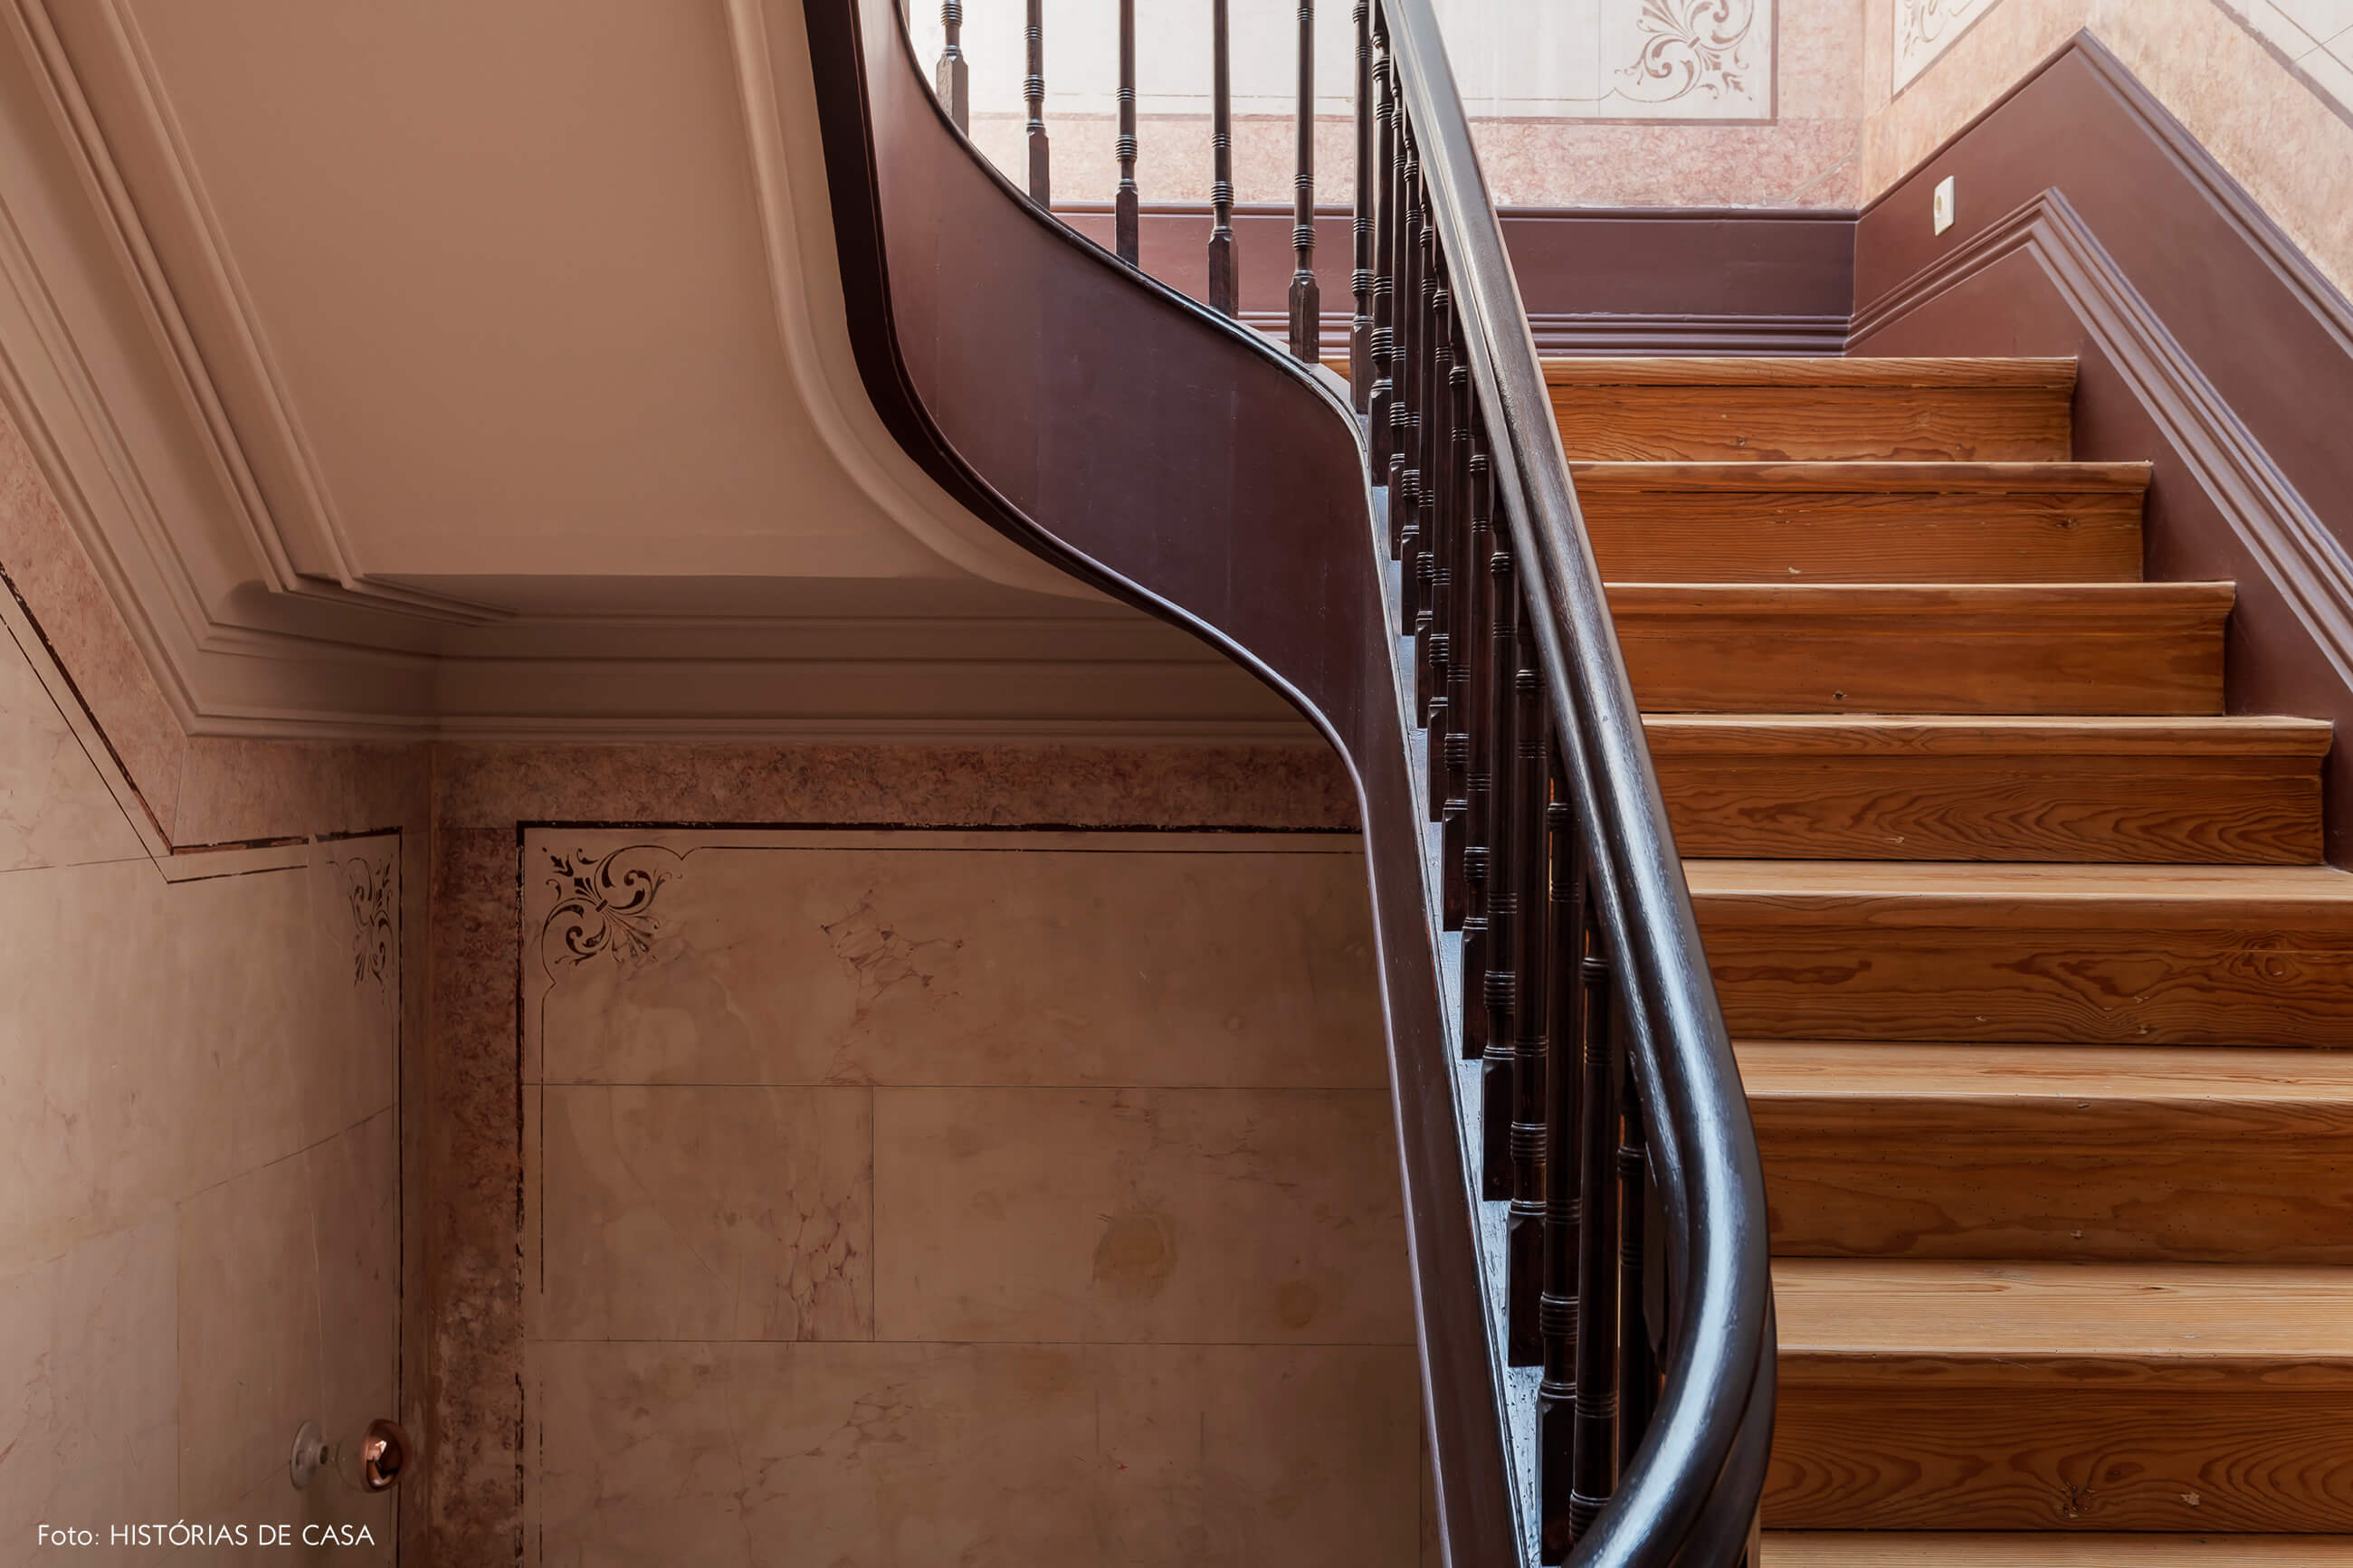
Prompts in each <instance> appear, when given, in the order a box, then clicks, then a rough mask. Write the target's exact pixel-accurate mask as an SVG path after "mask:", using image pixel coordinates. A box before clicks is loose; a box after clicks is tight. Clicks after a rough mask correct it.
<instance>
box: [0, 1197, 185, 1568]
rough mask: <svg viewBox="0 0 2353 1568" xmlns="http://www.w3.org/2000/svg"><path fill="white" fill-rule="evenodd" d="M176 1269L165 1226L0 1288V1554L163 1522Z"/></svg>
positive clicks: (166, 1220) (172, 1503) (88, 1250)
mask: <svg viewBox="0 0 2353 1568" xmlns="http://www.w3.org/2000/svg"><path fill="white" fill-rule="evenodd" d="M175 1265H176V1248H175V1243H174V1229H173V1222H172V1216H171V1215H169V1214H168V1213H166V1214H163V1215H156V1216H154V1217H153V1218H151V1219H150V1220H149V1221H148V1222H147V1223H145V1224H143V1225H141V1226H136V1227H134V1228H132V1229H129V1230H123V1231H118V1232H115V1233H113V1234H111V1235H109V1236H102V1237H95V1238H93V1239H91V1240H89V1241H85V1242H83V1243H82V1244H81V1245H79V1246H78V1247H74V1248H73V1249H72V1250H71V1251H70V1252H68V1253H67V1254H65V1256H63V1257H62V1258H55V1259H52V1260H50V1261H48V1262H46V1263H43V1264H41V1265H39V1266H37V1267H36V1268H30V1269H27V1270H25V1271H24V1272H22V1273H19V1274H16V1275H15V1276H13V1277H12V1278H9V1279H0V1541H12V1542H22V1543H24V1550H26V1551H27V1552H29V1551H30V1550H31V1545H30V1543H31V1542H32V1540H33V1536H34V1531H35V1528H36V1526H37V1525H38V1524H39V1523H41V1522H42V1521H48V1522H50V1523H59V1522H66V1523H77V1524H79V1523H82V1522H83V1521H111V1520H131V1519H156V1518H162V1519H164V1520H166V1521H169V1520H170V1519H171V1518H172V1517H173V1515H172V1510H174V1508H176V1507H177V1506H178V1498H177V1496H176V1494H175V1492H174V1470H175V1467H176V1465H177V1462H178V1458H179V1456H178V1453H177V1451H176V1442H175V1433H176V1427H175V1423H174V1399H173V1397H172V1393H173V1390H174V1386H175V1383H176V1365H177V1350H178V1336H177V1322H176V1300H177V1285H176V1281H175V1278H174V1269H175ZM123 1560H125V1561H129V1560H133V1559H132V1558H129V1557H126V1558H124V1559H123Z"/></svg>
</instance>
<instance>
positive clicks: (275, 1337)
mask: <svg viewBox="0 0 2353 1568" xmlns="http://www.w3.org/2000/svg"><path fill="white" fill-rule="evenodd" d="M311 1174H312V1172H311V1161H310V1160H309V1159H308V1158H305V1157H301V1156H297V1157H295V1158H293V1159H288V1160H281V1161H280V1162H278V1163H276V1164H273V1165H265V1166H263V1167H262V1168H261V1169H259V1170H258V1171H252V1172H248V1173H246V1174H245V1175H242V1176H239V1177H237V1178H236V1179H235V1180H233V1181H228V1182H224V1183H222V1184H220V1185H218V1186H216V1187H213V1188H211V1189H209V1190H208V1191H206V1192H202V1193H199V1194H196V1195H195V1196H194V1197H192V1198H190V1199H188V1200H187V1201H186V1202H185V1203H183V1204H182V1205H180V1214H179V1221H180V1224H179V1242H180V1248H179V1253H180V1262H179V1301H180V1323H179V1342H180V1378H179V1439H180V1444H179V1446H180V1458H179V1475H180V1488H179V1500H178V1503H177V1508H178V1510H179V1513H178V1514H177V1515H175V1516H174V1517H182V1516H185V1517H187V1518H191V1519H198V1518H209V1517H210V1516H211V1515H212V1513H213V1512H214V1511H215V1510H218V1509H221V1508H223V1507H225V1506H227V1504H229V1503H233V1502H235V1501H237V1500H238V1499H239V1498H242V1497H244V1496H245V1495H246V1494H247V1493H248V1492H250V1491H251V1490H252V1489H254V1488H255V1487H256V1486H258V1485H259V1484H260V1483H261V1482H262V1481H263V1480H264V1479H267V1478H268V1477H269V1476H270V1475H271V1474H272V1473H273V1472H275V1473H277V1474H280V1475H283V1474H284V1473H285V1468H286V1458H287V1455H288V1453H289V1451H290V1448H291V1447H292V1444H293V1438H294V1431H295V1428H296V1427H298V1426H301V1423H302V1422H303V1421H304V1420H305V1419H310V1420H316V1419H318V1416H319V1391H320V1383H321V1379H320V1323H319V1293H318V1250H317V1246H316V1242H315V1240H314V1233H313V1231H312V1228H311V1225H312V1221H311V1194H310V1182H311Z"/></svg>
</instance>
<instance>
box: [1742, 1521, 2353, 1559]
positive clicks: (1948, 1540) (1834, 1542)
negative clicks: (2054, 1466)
mask: <svg viewBox="0 0 2353 1568" xmlns="http://www.w3.org/2000/svg"><path fill="white" fill-rule="evenodd" d="M1763 1545H1764V1568H2235V1565H2237V1564H2242V1563H2243V1564H2247V1565H2249V1568H2353V1536H2343V1535H2225V1534H2220V1533H2216V1534H2206V1535H2155V1534H2128V1535H2115V1534H2099V1533H2090V1532H2086V1533H2084V1534H2080V1535H2078V1534H2073V1533H2070V1534H2059V1533H2056V1532H2050V1533H2034V1532H2023V1531H2010V1532H2007V1533H1959V1532H1944V1531H1938V1532H1935V1533H1926V1534H1920V1533H1911V1532H1906V1531H1786V1530H1775V1531H1766V1532H1765V1539H1764V1542H1763Z"/></svg>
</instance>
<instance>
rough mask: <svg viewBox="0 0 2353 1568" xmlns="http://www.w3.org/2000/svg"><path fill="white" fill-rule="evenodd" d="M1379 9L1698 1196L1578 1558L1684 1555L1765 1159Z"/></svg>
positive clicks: (1495, 258) (1532, 361) (1643, 764)
mask: <svg viewBox="0 0 2353 1568" xmlns="http://www.w3.org/2000/svg"><path fill="white" fill-rule="evenodd" d="M1380 4H1381V11H1382V14H1383V17H1384V19H1385V20H1386V22H1387V24H1388V33H1389V37H1390V42H1391V49H1392V58H1394V59H1395V60H1396V61H1397V63H1398V69H1399V75H1400V77H1401V78H1402V89H1403V95H1404V99H1405V102H1406V105H1407V107H1408V110H1409V113H1410V115H1411V118H1412V121H1413V122H1414V124H1415V126H1416V128H1417V131H1418V132H1419V147H1418V152H1419V158H1420V162H1421V170H1422V178H1423V182H1424V184H1426V186H1427V188H1428V189H1429V191H1430V196H1431V198H1432V207H1433V212H1434V216H1435V217H1436V219H1437V223H1438V226H1439V227H1440V230H1441V232H1442V235H1443V239H1444V245H1445V250H1446V254H1447V257H1448V258H1449V260H1450V261H1451V278H1450V281H1451V286H1452V288H1453V289H1454V291H1455V295H1456V299H1457V301H1458V309H1459V310H1460V311H1461V319H1462V321H1463V322H1464V324H1465V326H1466V328H1467V329H1468V331H1467V335H1466V341H1467V345H1468V347H1469V348H1470V350H1471V357H1472V375H1473V377H1474V378H1475V379H1476V380H1477V381H1478V383H1479V384H1480V390H1481V392H1482V397H1481V398H1480V402H1481V404H1482V406H1483V407H1484V408H1485V409H1487V410H1488V411H1489V418H1490V420H1491V422H1493V423H1498V424H1500V425H1501V426H1502V428H1501V429H1500V430H1496V431H1495V432H1494V433H1493V447H1494V450H1495V453H1496V455H1497V458H1498V461H1497V463H1496V466H1495V472H1496V476H1497V479H1498V482H1499V486H1500V487H1501V488H1502V489H1504V492H1505V501H1504V510H1505V512H1506V514H1507V515H1508V516H1509V518H1510V520H1511V523H1512V528H1513V532H1514V539H1515V542H1516V543H1517V545H1518V548H1519V552H1520V558H1521V559H1522V560H1524V561H1527V562H1531V563H1535V571H1536V573H1537V575H1538V577H1539V579H1540V581H1541V584H1542V592H1543V597H1544V599H1545V601H1546V603H1548V604H1549V605H1550V606H1551V608H1552V612H1553V613H1552V614H1551V615H1550V616H1537V617H1535V626H1534V628H1533V629H1534V632H1535V638H1536V642H1537V645H1538V647H1539V649H1540V651H1541V655H1542V658H1543V659H1544V663H1545V668H1546V675H1547V677H1548V678H1549V679H1548V681H1547V684H1548V686H1549V689H1550V693H1551V696H1552V698H1553V701H1554V704H1555V716H1556V724H1557V726H1558V731H1557V732H1558V733H1559V734H1560V735H1561V736H1563V737H1565V738H1568V739H1569V740H1570V742H1571V743H1570V744H1569V746H1568V747H1567V750H1568V752H1570V756H1569V765H1570V767H1571V768H1572V770H1573V771H1574V773H1576V774H1577V795H1578V796H1579V797H1580V799H1581V800H1582V801H1583V802H1584V803H1585V804H1586V805H1587V807H1588V809H1587V810H1586V811H1585V812H1584V813H1583V814H1582V815H1583V816H1584V818H1585V821H1586V824H1587V834H1588V846H1589V848H1590V851H1591V853H1592V854H1593V856H1594V857H1595V864H1596V865H1597V867H1599V868H1600V872H1601V876H1602V879H1603V880H1604V883H1605V891H1604V894H1603V897H1602V900H1601V904H1602V908H1603V910H1604V912H1605V919H1606V920H1607V921H1608V922H1609V926H1610V937H1611V942H1612V946H1613V948H1614V950H1615V951H1616V952H1617V953H1618V954H1619V955H1620V963H1624V964H1626V965H1628V966H1630V968H1631V969H1632V970H1633V971H1634V990H1635V993H1636V994H1637V996H1638V997H1639V999H1640V1000H1639V1004H1638V1017H1637V1020H1636V1021H1637V1026H1638V1027H1641V1029H1642V1033H1643V1035H1644V1037H1645V1039H1644V1044H1645V1045H1646V1046H1647V1047H1648V1049H1646V1050H1641V1051H1637V1052H1635V1053H1633V1057H1632V1061H1633V1064H1634V1065H1635V1066H1636V1068H1638V1070H1639V1069H1642V1068H1647V1069H1649V1070H1647V1071H1644V1072H1643V1078H1644V1079H1645V1082H1644V1085H1643V1087H1644V1089H1646V1090H1648V1093H1647V1094H1646V1095H1645V1097H1644V1102H1645V1105H1646V1106H1648V1107H1651V1108H1654V1109H1655V1110H1658V1111H1660V1112H1662V1113H1663V1114H1661V1115H1658V1116H1657V1117H1656V1118H1655V1120H1654V1123H1653V1136H1654V1138H1656V1139H1657V1140H1658V1142H1656V1144H1655V1145H1654V1147H1655V1149H1656V1151H1657V1152H1659V1153H1660V1154H1661V1155H1663V1157H1664V1160H1665V1162H1666V1163H1668V1164H1670V1165H1671V1166H1672V1168H1673V1169H1672V1174H1671V1175H1670V1176H1668V1178H1667V1179H1665V1180H1664V1181H1663V1182H1662V1185H1663V1186H1664V1187H1665V1188H1666V1190H1667V1191H1668V1193H1669V1194H1670V1199H1671V1201H1673V1200H1674V1199H1675V1198H1680V1199H1681V1201H1682V1203H1683V1205H1685V1206H1686V1211H1687V1212H1686V1213H1684V1214H1683V1215H1680V1216H1677V1217H1678V1220H1679V1228H1681V1229H1682V1230H1683V1232H1684V1234H1685V1235H1686V1236H1687V1237H1688V1246H1689V1247H1690V1248H1691V1251H1690V1255H1689V1258H1690V1261H1689V1274H1688V1283H1687V1287H1686V1289H1685V1290H1684V1292H1683V1322H1682V1323H1681V1325H1680V1332H1679V1338H1680V1342H1681V1343H1682V1344H1683V1345H1684V1346H1685V1347H1688V1354H1687V1356H1686V1357H1685V1359H1683V1360H1682V1361H1681V1362H1680V1363H1677V1364H1676V1365H1674V1366H1673V1367H1672V1368H1671V1369H1670V1370H1669V1373H1668V1377H1667V1386H1666V1390H1665V1392H1664V1394H1663V1395H1662V1399H1661V1401H1660V1405H1659V1408H1658V1410H1657V1412H1656V1413H1655V1415H1653V1417H1652V1422H1651V1432H1650V1436H1649V1440H1648V1441H1647V1443H1646V1444H1645V1446H1644V1448H1643V1450H1642V1452H1641V1456H1640V1457H1639V1458H1638V1459H1637V1461H1636V1463H1635V1465H1634V1466H1633V1468H1631V1470H1630V1472H1629V1473H1628V1475H1627V1477H1626V1479H1624V1480H1623V1481H1622V1482H1621V1483H1620V1487H1619V1489H1618V1490H1617V1492H1616V1494H1615V1495H1614V1497H1613V1500H1612V1503H1611V1506H1610V1507H1609V1509H1608V1510H1605V1511H1604V1513H1603V1514H1602V1515H1601V1517H1600V1519H1599V1521H1597V1531H1596V1533H1595V1534H1592V1535H1589V1536H1588V1537H1586V1538H1585V1540H1584V1541H1583V1542H1580V1543H1579V1546H1580V1550H1579V1551H1578V1552H1577V1562H1578V1563H1591V1564H1593V1565H1594V1568H1602V1565H1605V1564H1607V1565H1611V1568H1617V1565H1621V1564H1622V1565H1625V1568H1633V1565H1636V1564H1653V1563H1656V1564H1664V1563H1672V1562H1673V1561H1674V1560H1675V1555H1676V1550H1677V1549H1679V1548H1680V1546H1681V1544H1682V1541H1683V1537H1684V1535H1685V1534H1686V1533H1688V1532H1689V1531H1693V1530H1694V1529H1696V1528H1697V1527H1699V1526H1700V1525H1701V1524H1702V1523H1703V1522H1704V1521H1705V1517H1706V1514H1707V1511H1708V1510H1710V1509H1711V1508H1713V1507H1716V1506H1718V1503H1717V1499H1716V1496H1715V1493H1716V1489H1717V1488H1718V1485H1719V1482H1720V1480H1721V1479H1722V1478H1723V1476H1724V1473H1725V1468H1726V1466H1727V1465H1728V1464H1729V1463H1730V1462H1731V1461H1732V1459H1733V1458H1734V1457H1735V1453H1736V1448H1737V1447H1738V1444H1739V1437H1740V1433H1741V1429H1742V1426H1743V1425H1744V1424H1745V1423H1746V1420H1747V1417H1748V1413H1749V1410H1750V1408H1751V1405H1752V1404H1753V1403H1754V1402H1755V1400H1756V1395H1757V1393H1759V1392H1761V1393H1762V1394H1763V1405H1764V1408H1765V1409H1766V1411H1767V1423H1766V1425H1767V1429H1768V1430H1769V1425H1770V1423H1769V1411H1770V1407H1771V1404H1772V1388H1773V1345H1774V1338H1773V1331H1772V1285H1771V1277H1770V1273H1769V1264H1768V1261H1767V1257H1768V1254H1767V1226H1766V1206H1765V1177H1764V1168H1763V1165H1762V1163H1761V1162H1760V1161H1759V1158H1758V1155H1757V1139H1756V1132H1755V1130H1754V1128H1753V1126H1752V1125H1751V1123H1750V1121H1749V1116H1748V1105H1747V1100H1746V1097H1745V1095H1744V1094H1743V1093H1742V1090H1741V1087H1740V1073H1739V1069H1738V1068H1737V1067H1736V1065H1735V1063H1734V1061H1733V1058H1732V1047H1731V1042H1730V1040H1729V1038H1728V1037H1726V1035H1725V1026H1724V1015H1723V1012H1722V1009H1721V1008H1720V1007H1718V1005H1717V1004H1716V997H1715V986H1714V985H1713V984H1712V983H1711V982H1710V980H1709V978H1708V970H1707V961H1706V955H1705V952H1704V949H1703V948H1702V946H1701V942H1700V936H1699V922H1698V921H1697V919H1696V918H1695V916H1694V913H1693V910H1692V901H1691V889H1690V888H1689V886H1688V885H1687V884H1686V882H1685V880H1684V878H1683V860H1682V858H1681V857H1680V856H1679V855H1678V854H1677V853H1676V851H1675V847H1674V840H1673V837H1672V831H1671V830H1670V829H1669V827H1668V826H1667V814H1666V805H1665V802H1664V801H1663V799H1662V797H1661V795H1660V793H1659V782H1658V774H1657V773H1656V771H1655V770H1654V769H1653V767H1652V765H1651V753H1650V747H1649V745H1648V743H1647V742H1646V741H1645V740H1644V737H1643V731H1642V723H1641V710H1639V709H1637V708H1636V706H1635V704H1634V694H1633V689H1632V687H1631V685H1630V683H1629V681H1628V679H1627V674H1626V666H1625V662H1624V660H1623V659H1622V658H1620V655H1619V650H1618V634H1617V627H1616V626H1615V623H1614V622H1613V621H1612V620H1611V618H1610V615H1609V601H1608V598H1607V597H1606V595H1604V593H1603V591H1602V580H1601V572H1600V569H1599V566H1598V565H1597V564H1596V563H1595V561H1594V558H1593V550H1592V546H1591V543H1590V542H1589V541H1588V535H1587V533H1586V531H1585V521H1584V516H1583V513H1582V512H1581V511H1580V510H1579V509H1578V506H1577V489H1576V485H1575V483H1574V482H1573V480H1572V479H1571V478H1570V475H1569V469H1568V460H1567V456H1566V452H1565V448H1564V447H1563V445H1562V442H1561V437H1560V431H1559V428H1558V426H1557V425H1556V421H1555V418H1554V414H1553V407H1552V400H1551V398H1550V396H1549V395H1548V394H1547V393H1546V386H1545V379H1544V368H1543V365H1542V363H1541V362H1540V361H1539V360H1538V358H1537V355H1536V348H1535V337H1534V335H1533V334H1532V333H1531V332H1530V331H1529V329H1528V321H1527V312H1526V310H1525V306H1524V305H1523V303H1522V301H1521V299H1520V292H1519V284H1518V281H1517V279H1515V278H1514V274H1513V271H1512V266H1511V260H1510V256H1509V253H1508V252H1507V251H1506V249H1505V247H1504V231H1503V225H1502V222H1501V220H1500V218H1499V217H1498V216H1497V215H1496V212H1495V208H1494V204H1493V200H1492V199H1491V198H1490V196H1489V195H1488V192H1487V184H1486V179H1485V176H1484V175H1483V174H1482V173H1481V171H1480V167H1479V160H1478V155H1477V153H1476V151H1475V149H1474V148H1473V146H1472V140H1471V127H1470V120H1469V117H1468V116H1467V115H1466V114H1465V113H1464V111H1463V109H1462V103H1461V97H1460V95H1459V94H1458V93H1457V91H1456V89H1455V86H1454V79H1453V73H1452V71H1451V68H1450V67H1449V66H1448V63H1447V58H1446V48H1445V42H1444V39H1443V37H1441V35H1440V30H1439V25H1438V18H1437V16H1436V15H1435V13H1434V12H1433V11H1432V9H1431V7H1430V0H1380ZM1466 296H1467V299H1466ZM1506 454H1508V460H1507V461H1506V460H1504V457H1505V455H1506ZM1513 491H1516V492H1517V494H1516V495H1514V494H1512V493H1511V492H1513ZM1757 1469H1758V1474H1757V1478H1756V1480H1757V1486H1756V1488H1749V1487H1742V1488H1740V1489H1738V1491H1745V1492H1746V1494H1747V1495H1746V1498H1745V1499H1743V1498H1742V1497H1740V1496H1739V1495H1738V1494H1737V1492H1736V1493H1735V1495H1733V1496H1732V1497H1730V1498H1729V1499H1727V1500H1725V1501H1726V1502H1727V1503H1728V1504H1729V1506H1731V1507H1732V1509H1733V1510H1734V1511H1736V1513H1737V1516H1738V1524H1739V1527H1740V1529H1741V1531H1743V1532H1745V1531H1746V1528H1747V1524H1748V1521H1749V1520H1750V1518H1751V1517H1752V1516H1753V1513H1754V1510H1755V1508H1756V1489H1761V1483H1762V1479H1763V1478H1762V1466H1761V1464H1759V1465H1758V1466H1757ZM1662 1543H1664V1549H1663V1550H1662Z"/></svg>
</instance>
